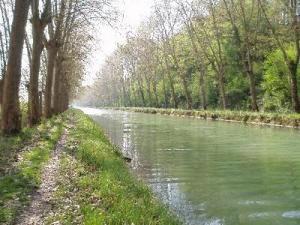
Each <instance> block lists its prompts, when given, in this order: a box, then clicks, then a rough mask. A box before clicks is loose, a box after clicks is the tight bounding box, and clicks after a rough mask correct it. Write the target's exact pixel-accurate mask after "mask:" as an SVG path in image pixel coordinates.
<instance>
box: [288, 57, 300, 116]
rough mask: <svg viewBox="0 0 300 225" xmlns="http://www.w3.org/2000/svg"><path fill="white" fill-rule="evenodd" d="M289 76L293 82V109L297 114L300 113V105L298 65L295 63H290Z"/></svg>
mask: <svg viewBox="0 0 300 225" xmlns="http://www.w3.org/2000/svg"><path fill="white" fill-rule="evenodd" d="M288 67H289V75H290V80H291V97H292V103H293V108H294V110H295V112H297V113H300V103H299V96H298V83H297V82H298V81H297V65H296V64H295V63H293V62H289V64H288Z"/></svg>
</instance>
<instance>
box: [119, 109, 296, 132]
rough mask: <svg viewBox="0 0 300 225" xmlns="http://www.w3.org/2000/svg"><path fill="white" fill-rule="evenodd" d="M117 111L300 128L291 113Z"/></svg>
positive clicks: (181, 110) (177, 110) (294, 115)
mask: <svg viewBox="0 0 300 225" xmlns="http://www.w3.org/2000/svg"><path fill="white" fill-rule="evenodd" d="M114 109H117V110H125V111H133V112H143V113H152V114H156V113H157V114H163V115H174V116H190V117H196V118H201V119H212V120H227V121H239V122H244V123H250V124H251V123H252V124H262V125H272V126H284V127H294V128H299V127H300V114H296V113H294V114H292V113H291V114H289V113H268V112H249V111H231V110H183V109H161V108H135V107H130V108H126V107H119V108H114Z"/></svg>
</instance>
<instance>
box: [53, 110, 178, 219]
mask: <svg viewBox="0 0 300 225" xmlns="http://www.w3.org/2000/svg"><path fill="white" fill-rule="evenodd" d="M68 114H69V117H71V118H73V120H74V129H70V132H69V134H68V144H67V146H68V147H67V149H66V153H65V155H64V156H63V159H62V160H61V167H60V170H61V171H60V174H61V176H60V185H59V187H58V189H57V192H56V199H57V200H56V202H57V205H56V206H55V207H54V208H56V209H57V211H58V213H54V214H53V216H52V217H50V218H49V223H50V222H53V221H57V220H60V221H61V218H64V219H65V222H64V224H72V223H71V221H77V223H78V224H168V225H169V224H179V222H178V221H177V220H176V217H174V216H173V215H171V214H170V213H169V212H168V210H167V209H166V208H165V207H164V206H163V205H161V203H159V201H158V200H156V199H155V198H153V195H152V193H151V191H150V190H149V189H148V188H147V187H146V186H145V185H144V184H142V183H141V182H140V181H137V180H136V179H135V178H134V177H133V176H132V174H131V173H130V172H129V170H128V167H127V166H126V164H125V162H124V160H123V159H122V157H121V155H120V153H119V151H118V149H117V148H116V147H114V146H113V145H112V144H111V143H110V142H109V140H108V139H107V138H106V136H105V135H104V133H103V131H102V130H101V129H100V127H98V125H96V124H95V123H94V122H93V121H92V120H91V119H90V118H89V117H88V116H86V115H84V114H83V113H82V112H79V111H69V112H68ZM74 190H76V191H74ZM64 199H72V201H73V204H72V205H73V206H75V208H69V209H65V207H64V204H65V203H64ZM78 211H80V212H78ZM80 214H82V216H81V217H80ZM67 221H68V222H67ZM77 223H76V224H77Z"/></svg>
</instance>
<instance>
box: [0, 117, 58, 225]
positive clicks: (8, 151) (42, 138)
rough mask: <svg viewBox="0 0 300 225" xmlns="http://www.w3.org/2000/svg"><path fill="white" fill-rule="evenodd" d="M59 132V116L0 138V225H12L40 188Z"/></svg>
mask: <svg viewBox="0 0 300 225" xmlns="http://www.w3.org/2000/svg"><path fill="white" fill-rule="evenodd" d="M61 131H62V117H56V118H53V119H51V120H47V121H44V122H43V123H42V124H41V125H39V126H38V127H35V128H30V129H29V128H27V129H25V130H24V131H23V132H22V133H21V134H19V135H18V136H14V137H3V136H2V137H0V166H1V168H0V223H5V224H12V223H13V222H14V221H15V220H16V217H17V216H18V214H19V212H20V210H22V209H23V208H24V207H25V206H26V205H27V204H29V202H30V200H31V194H32V193H33V191H34V190H36V188H38V187H39V184H40V181H41V173H42V168H43V166H44V164H45V163H46V162H47V160H48V159H49V156H50V154H51V151H52V150H53V149H54V147H55V144H56V142H57V140H58V139H59V137H60V135H61Z"/></svg>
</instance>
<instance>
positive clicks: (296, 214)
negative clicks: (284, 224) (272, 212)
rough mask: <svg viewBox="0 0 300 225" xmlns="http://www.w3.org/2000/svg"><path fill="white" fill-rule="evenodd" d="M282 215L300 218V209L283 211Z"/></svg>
mask: <svg viewBox="0 0 300 225" xmlns="http://www.w3.org/2000/svg"><path fill="white" fill-rule="evenodd" d="M282 217H284V218H291V219H300V211H288V212H284V213H282Z"/></svg>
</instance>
